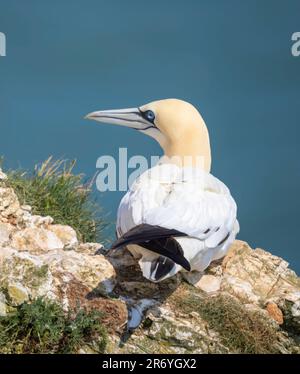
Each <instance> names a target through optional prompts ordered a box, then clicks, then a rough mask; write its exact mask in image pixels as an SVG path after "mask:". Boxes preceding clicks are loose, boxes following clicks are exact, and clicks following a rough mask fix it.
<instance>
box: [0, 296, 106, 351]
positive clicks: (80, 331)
mask: <svg viewBox="0 0 300 374" xmlns="http://www.w3.org/2000/svg"><path fill="white" fill-rule="evenodd" d="M101 320H102V314H101V313H100V312H97V311H91V312H87V311H85V310H82V309H81V310H79V311H76V312H72V313H71V312H69V313H68V314H67V315H66V314H65V313H64V311H63V310H62V308H61V306H60V305H58V304H56V303H54V302H52V301H46V300H44V299H42V298H38V299H36V300H35V301H33V302H32V303H27V302H26V303H23V304H21V305H20V306H18V307H17V308H16V309H15V311H14V312H12V314H10V315H8V316H5V317H0V353H76V352H77V351H78V349H79V348H81V347H83V346H85V345H87V346H89V345H92V348H93V350H95V351H97V352H99V353H103V352H104V349H105V347H106V344H107V333H106V330H105V328H104V326H103V325H102V323H101Z"/></svg>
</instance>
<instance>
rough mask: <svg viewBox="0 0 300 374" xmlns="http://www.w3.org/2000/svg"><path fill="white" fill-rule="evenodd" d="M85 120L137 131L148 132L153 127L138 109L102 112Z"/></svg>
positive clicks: (93, 114) (89, 115)
mask: <svg viewBox="0 0 300 374" xmlns="http://www.w3.org/2000/svg"><path fill="white" fill-rule="evenodd" d="M85 118H86V119H91V120H94V121H98V122H104V123H111V124H113V125H120V126H126V127H130V128H133V129H135V130H146V129H148V128H150V127H153V125H152V124H151V123H150V122H148V121H147V120H146V119H145V118H143V116H142V114H141V111H140V110H139V109H138V108H129V109H115V110H102V111H98V112H92V113H89V114H88V115H87V116H86V117H85Z"/></svg>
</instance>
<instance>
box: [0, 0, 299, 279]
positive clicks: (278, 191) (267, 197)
mask: <svg viewBox="0 0 300 374" xmlns="http://www.w3.org/2000/svg"><path fill="white" fill-rule="evenodd" d="M299 14H300V2H299V0H289V1H277V0H264V1H259V0H244V1H239V0H226V1H225V0H223V1H221V0H209V1H208V0H185V1H183V0H172V1H170V0H169V1H167V0H152V1H149V0H148V1H145V0H128V1H122V0H111V1H104V0H73V1H67V0H59V1H58V0H52V1H48V2H46V1H38V0H27V1H17V0H1V2H0V32H3V33H4V34H5V36H6V57H0V155H3V156H4V158H5V165H6V167H7V168H16V167H19V166H21V167H23V168H28V169H32V168H33V166H34V165H35V164H36V163H37V162H40V161H42V160H44V159H46V158H48V156H49V155H53V156H54V157H55V158H60V157H64V158H68V159H77V166H76V171H77V172H80V173H84V174H85V175H86V178H87V179H88V178H92V177H93V176H94V175H95V173H96V172H97V169H96V161H97V159H98V157H100V156H101V155H112V156H115V157H117V156H118V152H119V148H121V147H128V157H131V156H132V155H145V156H147V157H148V158H149V159H150V156H151V155H161V150H160V148H159V146H158V145H157V144H156V143H155V142H154V140H152V139H151V138H148V137H145V136H144V135H142V134H140V133H138V132H135V131H132V130H130V129H126V128H121V127H117V126H109V125H100V124H97V123H96V122H95V123H93V122H91V121H86V120H84V116H85V114H87V113H88V112H91V111H93V110H100V109H110V108H126V107H135V106H139V105H142V104H144V103H147V102H149V101H153V100H156V99H162V98H168V97H175V98H180V99H183V100H187V101H189V102H191V103H193V104H194V105H195V106H196V107H197V108H198V109H199V110H200V112H201V113H202V115H203V117H204V119H205V121H206V124H207V126H208V129H209V132H210V137H211V145H212V156H213V164H212V172H213V174H214V175H215V176H217V177H218V178H220V179H221V180H223V181H224V182H225V183H226V184H227V185H228V186H229V188H230V189H231V192H232V194H233V196H234V197H235V199H236V202H237V205H238V216H239V221H240V225H241V232H240V234H239V238H240V239H242V240H246V241H248V242H249V243H250V244H251V246H253V247H262V248H265V249H268V250H270V251H271V252H272V253H273V254H275V255H279V256H282V257H284V258H285V259H286V260H287V261H289V262H290V264H291V267H292V268H294V269H295V270H296V271H297V272H298V273H300V248H299V232H300V230H299V224H300V222H299V212H300V199H299V191H300V167H299V137H300V105H299V103H300V57H295V56H293V55H292V53H291V47H292V44H293V42H292V40H291V36H292V34H293V33H294V32H296V31H300V24H299ZM94 194H95V196H96V197H97V199H98V201H99V203H100V204H101V205H102V206H103V209H104V212H106V214H107V215H108V217H109V220H110V221H111V222H112V225H111V231H110V232H111V233H112V232H113V222H114V220H115V216H116V210H117V207H118V203H119V201H120V199H121V197H122V196H123V194H124V191H120V192H103V193H100V192H98V191H96V189H95V191H94Z"/></svg>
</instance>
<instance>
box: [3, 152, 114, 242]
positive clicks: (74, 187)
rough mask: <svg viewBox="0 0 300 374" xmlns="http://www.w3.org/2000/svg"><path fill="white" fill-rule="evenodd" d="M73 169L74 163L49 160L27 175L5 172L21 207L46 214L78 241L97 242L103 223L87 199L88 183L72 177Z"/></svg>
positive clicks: (25, 173) (39, 213)
mask: <svg viewBox="0 0 300 374" xmlns="http://www.w3.org/2000/svg"><path fill="white" fill-rule="evenodd" d="M74 166H75V161H67V160H57V161H54V160H53V159H52V157H49V158H48V160H46V161H45V162H43V163H42V164H39V165H36V166H35V168H34V171H33V172H31V173H28V172H26V171H20V170H18V171H10V172H8V182H9V184H10V186H11V187H12V188H13V189H14V191H15V192H16V194H17V196H18V198H19V200H20V202H21V204H28V205H30V206H31V207H32V212H33V214H37V215H42V216H47V215H49V216H51V217H52V218H54V222H55V223H58V224H63V225H70V226H71V227H73V228H74V229H75V230H76V232H77V235H78V237H79V239H80V240H81V241H85V242H95V241H99V240H101V239H103V238H102V237H101V232H102V231H103V229H104V228H105V227H106V226H107V223H106V222H105V221H104V220H103V219H100V218H99V217H100V211H101V210H100V208H99V206H98V204H97V203H96V202H95V201H94V200H93V199H91V183H83V177H82V175H74V174H73V169H74Z"/></svg>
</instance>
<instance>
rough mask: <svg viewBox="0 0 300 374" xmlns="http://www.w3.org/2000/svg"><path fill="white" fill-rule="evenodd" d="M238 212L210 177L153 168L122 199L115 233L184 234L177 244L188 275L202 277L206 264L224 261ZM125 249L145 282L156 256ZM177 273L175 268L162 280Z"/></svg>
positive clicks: (187, 170)
mask: <svg viewBox="0 0 300 374" xmlns="http://www.w3.org/2000/svg"><path fill="white" fill-rule="evenodd" d="M236 216H237V207H236V203H235V201H234V199H233V198H232V196H231V195H230V191H229V189H228V188H227V187H226V186H225V184H224V183H222V182H221V181H220V180H218V179H217V178H215V177H214V176H213V175H211V174H210V173H207V172H205V171H203V170H201V169H195V168H180V167H178V166H176V165H175V164H158V165H157V166H155V167H153V168H151V169H149V170H147V171H146V172H145V173H143V174H142V175H141V176H139V177H138V178H137V179H136V180H135V182H134V183H133V184H132V186H131V187H130V189H129V191H128V192H127V193H126V195H125V196H124V197H123V199H122V201H121V203H120V206H119V210H118V218H117V234H118V236H119V237H120V236H122V235H123V234H124V233H126V232H127V231H129V230H130V229H132V228H133V227H135V226H137V225H140V224H149V225H154V226H156V225H157V226H161V227H164V228H167V229H176V230H178V231H180V232H183V233H185V234H187V235H188V236H187V237H178V238H176V240H177V241H178V242H179V244H180V245H181V247H182V250H183V252H184V256H185V258H186V259H187V260H188V261H189V263H190V266H191V270H192V271H193V270H197V271H200V272H202V271H203V270H205V269H206V268H207V267H208V266H209V264H210V263H211V261H213V260H216V259H219V258H221V257H223V256H224V255H225V254H226V253H227V251H228V249H229V247H230V245H231V244H232V242H233V241H234V240H235V237H236V234H237V233H238V231H239V224H238V221H237V219H236ZM128 249H129V250H130V252H131V253H132V254H133V255H134V257H136V258H139V259H140V261H139V263H140V266H141V269H142V271H143V274H144V276H145V277H147V278H149V279H150V265H151V261H153V259H155V258H156V257H158V256H159V255H158V254H156V253H154V252H152V251H149V250H148V249H145V248H142V247H140V246H139V245H129V246H128ZM178 271H185V270H184V269H183V268H182V267H181V266H180V265H177V264H176V266H175V267H174V269H173V270H172V272H171V273H170V274H168V276H166V277H165V278H167V277H169V276H171V275H174V274H175V273H177V272H178Z"/></svg>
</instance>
